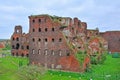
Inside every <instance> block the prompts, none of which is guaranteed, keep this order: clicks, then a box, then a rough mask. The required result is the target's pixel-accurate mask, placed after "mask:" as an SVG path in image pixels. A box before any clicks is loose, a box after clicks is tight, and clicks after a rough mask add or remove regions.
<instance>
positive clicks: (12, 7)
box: [0, 0, 120, 39]
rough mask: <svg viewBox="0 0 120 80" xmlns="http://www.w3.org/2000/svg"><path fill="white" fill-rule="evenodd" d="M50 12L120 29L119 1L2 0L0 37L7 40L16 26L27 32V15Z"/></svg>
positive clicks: (90, 24)
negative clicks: (20, 26)
mask: <svg viewBox="0 0 120 80" xmlns="http://www.w3.org/2000/svg"><path fill="white" fill-rule="evenodd" d="M38 14H50V15H56V16H62V17H71V18H74V17H78V18H79V19H80V20H81V21H83V22H87V25H88V29H95V28H96V27H98V28H99V30H100V31H102V32H103V31H109V30H120V0H0V39H8V38H10V36H11V35H12V33H13V31H14V27H15V25H22V26H23V31H24V32H25V33H27V32H28V29H29V23H28V16H30V15H38Z"/></svg>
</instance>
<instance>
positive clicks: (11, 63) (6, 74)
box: [0, 56, 28, 80]
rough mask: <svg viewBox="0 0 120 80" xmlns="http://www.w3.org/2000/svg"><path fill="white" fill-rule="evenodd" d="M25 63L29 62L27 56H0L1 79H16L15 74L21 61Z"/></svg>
mask: <svg viewBox="0 0 120 80" xmlns="http://www.w3.org/2000/svg"><path fill="white" fill-rule="evenodd" d="M20 61H22V62H23V65H26V64H27V63H28V59H27V58H21V57H12V56H7V57H4V58H0V80H15V78H16V77H15V76H14V75H15V74H16V72H17V70H18V69H19V68H20V67H19V62H20Z"/></svg>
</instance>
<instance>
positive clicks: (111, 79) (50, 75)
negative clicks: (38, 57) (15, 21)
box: [0, 55, 120, 80]
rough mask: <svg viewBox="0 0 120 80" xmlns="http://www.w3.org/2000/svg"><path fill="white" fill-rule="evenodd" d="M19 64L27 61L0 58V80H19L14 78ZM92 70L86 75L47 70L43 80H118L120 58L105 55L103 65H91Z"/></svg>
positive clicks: (9, 57)
mask: <svg viewBox="0 0 120 80" xmlns="http://www.w3.org/2000/svg"><path fill="white" fill-rule="evenodd" d="M20 62H22V66H23V65H27V63H28V59H27V58H22V57H12V56H7V57H3V58H0V80H19V79H18V77H17V76H16V73H17V71H18V70H19V69H20V64H19V63H20ZM91 67H92V69H91V70H90V71H89V72H86V73H73V72H63V71H55V70H48V71H47V73H46V74H45V75H44V76H43V80H90V78H92V80H120V58H112V56H111V55H107V59H106V61H105V63H104V64H101V65H100V64H98V65H91Z"/></svg>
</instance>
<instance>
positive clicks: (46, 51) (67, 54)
mask: <svg viewBox="0 0 120 80" xmlns="http://www.w3.org/2000/svg"><path fill="white" fill-rule="evenodd" d="M32 54H35V50H34V49H32ZM38 54H41V49H39V50H38ZM58 54H59V56H62V51H61V50H59V52H58ZM44 55H48V50H47V49H46V50H44ZM51 55H55V51H54V50H51ZM66 56H70V53H69V52H67V53H66Z"/></svg>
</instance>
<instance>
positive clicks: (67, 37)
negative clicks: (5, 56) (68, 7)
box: [11, 15, 119, 71]
mask: <svg viewBox="0 0 120 80" xmlns="http://www.w3.org/2000/svg"><path fill="white" fill-rule="evenodd" d="M109 34H110V33H109ZM109 34H108V33H107V32H106V33H100V32H99V29H95V30H88V29H87V24H86V23H85V22H81V21H80V20H79V19H78V18H74V19H72V18H70V17H58V16H50V15H31V16H29V32H28V33H27V34H25V33H23V32H22V26H20V25H18V26H15V30H14V33H13V35H12V36H11V46H12V50H11V54H12V55H13V56H29V60H30V64H37V65H43V66H45V67H46V68H51V69H61V70H68V71H84V70H85V69H86V68H87V66H88V65H89V64H90V56H92V55H96V54H97V55H98V58H100V55H102V54H103V53H104V52H105V51H106V50H107V49H108V50H111V49H112V47H111V45H112V43H111V42H110V43H111V44H110V46H108V45H109V41H107V40H109V37H106V36H107V35H109ZM116 34H117V33H116ZM101 36H102V37H101ZM111 37H112V35H111ZM116 38H117V37H116ZM111 41H112V40H111ZM113 44H114V43H113ZM118 47H119V46H118ZM79 51H81V52H83V53H84V56H81V57H83V59H81V60H82V62H79V61H78V59H77V58H76V54H78V52H79Z"/></svg>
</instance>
